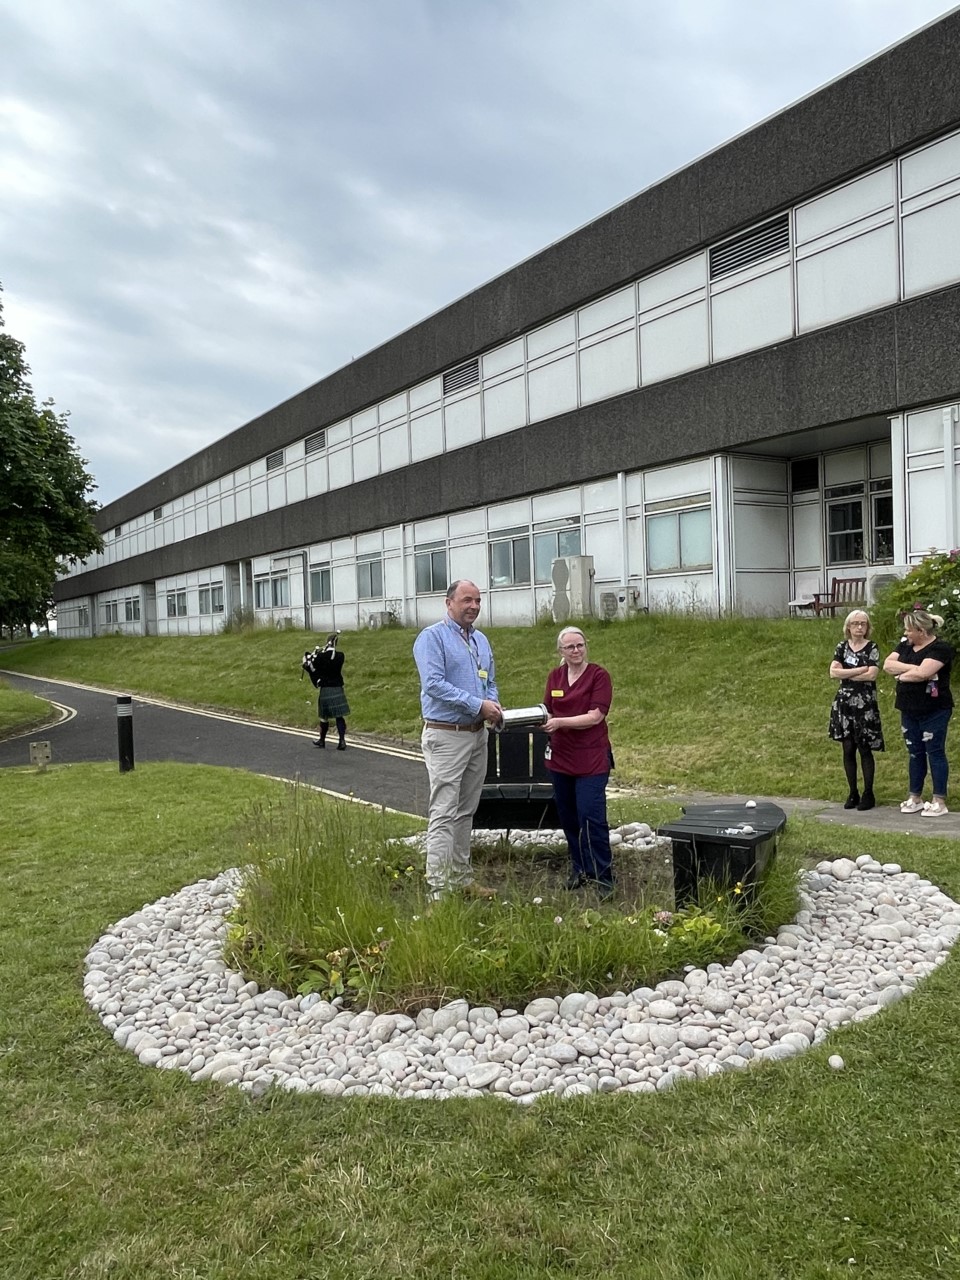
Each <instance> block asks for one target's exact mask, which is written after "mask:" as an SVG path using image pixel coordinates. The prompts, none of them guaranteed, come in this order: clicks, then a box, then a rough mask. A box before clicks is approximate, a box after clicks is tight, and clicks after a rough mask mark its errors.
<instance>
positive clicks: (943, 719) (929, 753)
mask: <svg viewBox="0 0 960 1280" xmlns="http://www.w3.org/2000/svg"><path fill="white" fill-rule="evenodd" d="M952 714H953V707H947V708H946V709H945V710H944V711H935V712H934V713H933V715H929V716H911V715H907V713H906V712H905V711H901V712H900V726H901V728H902V729H903V741H904V743H905V745H906V748H907V751H908V752H909V754H910V794H911V795H914V796H919V795H923V784H924V782H925V780H926V777H927V761H928V760H929V761H930V780H931V782H932V783H933V794H934V795H935V796H945V795H946V794H947V777H948V776H949V772H950V769H949V766H948V765H947V750H946V747H947V726H948V725H949V723H950V717H951V715H952Z"/></svg>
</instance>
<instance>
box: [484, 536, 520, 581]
mask: <svg viewBox="0 0 960 1280" xmlns="http://www.w3.org/2000/svg"><path fill="white" fill-rule="evenodd" d="M529 581H530V535H529V533H523V534H518V535H517V536H515V537H511V538H503V539H499V538H498V539H497V541H496V542H491V543H490V584H491V586H494V587H511V586H516V585H518V584H522V583H526V582H529Z"/></svg>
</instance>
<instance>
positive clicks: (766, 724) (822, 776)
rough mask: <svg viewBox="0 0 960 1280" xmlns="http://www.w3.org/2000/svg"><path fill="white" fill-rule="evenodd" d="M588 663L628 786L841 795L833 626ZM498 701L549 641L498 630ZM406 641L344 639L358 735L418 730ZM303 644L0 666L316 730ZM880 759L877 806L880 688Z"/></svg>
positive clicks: (653, 623)
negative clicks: (832, 733)
mask: <svg viewBox="0 0 960 1280" xmlns="http://www.w3.org/2000/svg"><path fill="white" fill-rule="evenodd" d="M587 629H588V632H589V634H590V635H591V638H592V643H591V657H592V658H593V660H594V661H596V662H600V663H602V664H603V665H604V666H606V667H607V668H608V669H609V670H610V672H611V674H612V676H613V680H614V690H615V695H614V696H615V702H614V709H613V712H612V714H611V720H610V725H611V735H612V738H613V742H614V750H615V753H616V757H617V773H616V775H615V776H616V780H617V781H618V782H619V783H620V784H621V785H624V784H629V785H636V784H643V785H646V786H654V787H656V786H669V785H676V786H678V787H680V788H688V789H690V788H698V789H703V790H710V791H718V792H737V791H746V792H751V793H754V794H767V795H788V796H789V795H793V796H815V797H823V798H831V797H835V796H839V795H841V794H842V793H843V791H844V787H843V774H842V769H841V763H840V750H839V747H837V746H836V745H835V744H833V743H831V742H829V741H828V739H827V737H826V726H827V719H828V714H829V707H830V702H831V700H832V697H833V693H834V686H833V684H832V682H831V681H830V680H829V679H828V677H827V674H826V672H827V667H828V666H829V662H830V658H831V657H832V654H833V648H834V646H835V644H836V642H837V639H838V638H839V632H840V625H839V623H838V622H836V621H831V620H827V619H821V620H818V621H814V620H804V621H801V622H797V621H790V620H784V619H780V620H763V621H757V620H745V619H730V620H723V621H715V620H704V619H696V618H689V617H672V616H657V617H643V618H637V619H635V620H632V621H630V622H626V623H619V624H614V625H606V626H601V625H600V624H596V623H594V624H590V625H589V626H588V628H587ZM490 635H491V638H492V640H493V642H494V647H495V652H496V655H497V671H498V679H499V685H500V692H501V698H502V701H503V703H504V705H505V706H512V707H519V706H529V705H530V704H531V703H535V702H539V701H540V699H541V698H542V696H543V684H544V680H545V678H546V674H547V672H548V671H549V670H550V668H551V666H552V665H553V664H554V661H555V651H554V638H555V632H554V631H553V629H546V628H543V627H535V628H532V629H530V628H519V627H514V628H510V627H503V628H492V629H491V631H490ZM413 639H414V632H413V631H410V630H395V631H382V632H358V633H348V634H345V635H344V637H343V640H342V648H343V650H344V652H345V653H346V655H347V661H346V666H345V677H346V683H347V692H348V695H349V699H350V705H351V708H352V711H353V714H352V716H351V726H352V728H353V729H354V730H356V731H359V732H368V733H381V734H387V735H390V736H393V737H403V738H406V739H415V738H416V737H417V736H418V734H419V701H418V686H417V680H416V672H415V669H414V666H413V660H412V657H411V652H410V650H411V646H412V643H413ZM314 640H315V637H314V636H312V635H310V636H307V635H306V634H305V633H303V632H295V631H288V632H277V631H271V630H262V631H255V632H252V633H249V634H245V635H223V636H215V637H177V638H170V639H166V638H163V639H161V638H154V637H151V638H143V639H127V638H124V637H120V636H105V637H102V638H99V639H97V640H95V641H88V640H73V641H71V640H53V641H37V642H34V643H33V644H31V645H29V646H24V647H21V648H20V649H18V650H16V651H14V652H11V653H9V654H3V655H0V666H2V665H4V664H5V663H6V664H8V665H9V666H10V667H11V668H15V669H17V670H21V671H25V672H32V673H34V674H45V675H54V676H57V677H59V678H61V679H68V680H69V679H75V680H79V681H82V682H87V683H94V684H100V685H104V686H106V687H109V688H111V689H117V690H120V691H125V692H134V693H143V694H154V695H157V696H162V697H168V698H171V699H174V700H178V701H182V702H188V703H194V704H201V705H209V706H216V707H219V708H222V709H228V710H235V711H238V712H240V713H242V714H245V715H251V716H256V717H258V718H263V719H268V720H271V721H276V722H279V723H282V724H295V725H304V726H308V725H310V724H311V723H312V722H313V720H314V717H315V699H314V697H313V696H312V693H313V691H312V689H311V688H310V686H309V684H308V683H307V682H306V681H303V682H301V681H300V679H299V675H300V666H299V664H300V658H301V656H302V653H303V649H304V648H305V647H306V646H307V645H308V644H309V645H311V646H312V643H313V642H314ZM879 687H880V701H881V709H882V712H883V717H884V724H885V728H886V734H887V740H888V746H889V748H890V749H889V751H888V753H887V755H886V756H885V757H880V759H879V764H878V770H877V774H878V778H877V794H878V798H879V799H880V801H881V802H892V801H893V800H894V799H899V798H900V797H901V795H902V794H903V786H904V781H905V775H906V767H905V759H904V758H903V753H902V748H901V747H900V743H899V736H900V735H899V731H898V729H897V725H896V718H895V713H894V711H893V698H892V686H891V683H890V681H889V680H888V679H887V678H886V677H884V676H881V680H880V686H879Z"/></svg>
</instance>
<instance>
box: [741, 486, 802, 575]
mask: <svg viewBox="0 0 960 1280" xmlns="http://www.w3.org/2000/svg"><path fill="white" fill-rule="evenodd" d="M733 529H734V545H735V546H736V561H737V562H736V567H737V568H738V569H789V567H790V561H789V557H788V555H787V509H786V507H772V506H759V505H753V504H750V503H744V502H735V503H734V506H733Z"/></svg>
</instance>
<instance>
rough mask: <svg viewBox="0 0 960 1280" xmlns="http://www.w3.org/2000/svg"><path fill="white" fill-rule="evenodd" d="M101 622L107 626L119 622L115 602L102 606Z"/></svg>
mask: <svg viewBox="0 0 960 1280" xmlns="http://www.w3.org/2000/svg"><path fill="white" fill-rule="evenodd" d="M103 620H104V622H105V623H107V624H108V625H109V624H110V623H112V622H119V621H120V610H119V607H118V605H117V602H116V600H110V601H108V602H107V603H106V604H105V605H104V606H103Z"/></svg>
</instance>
